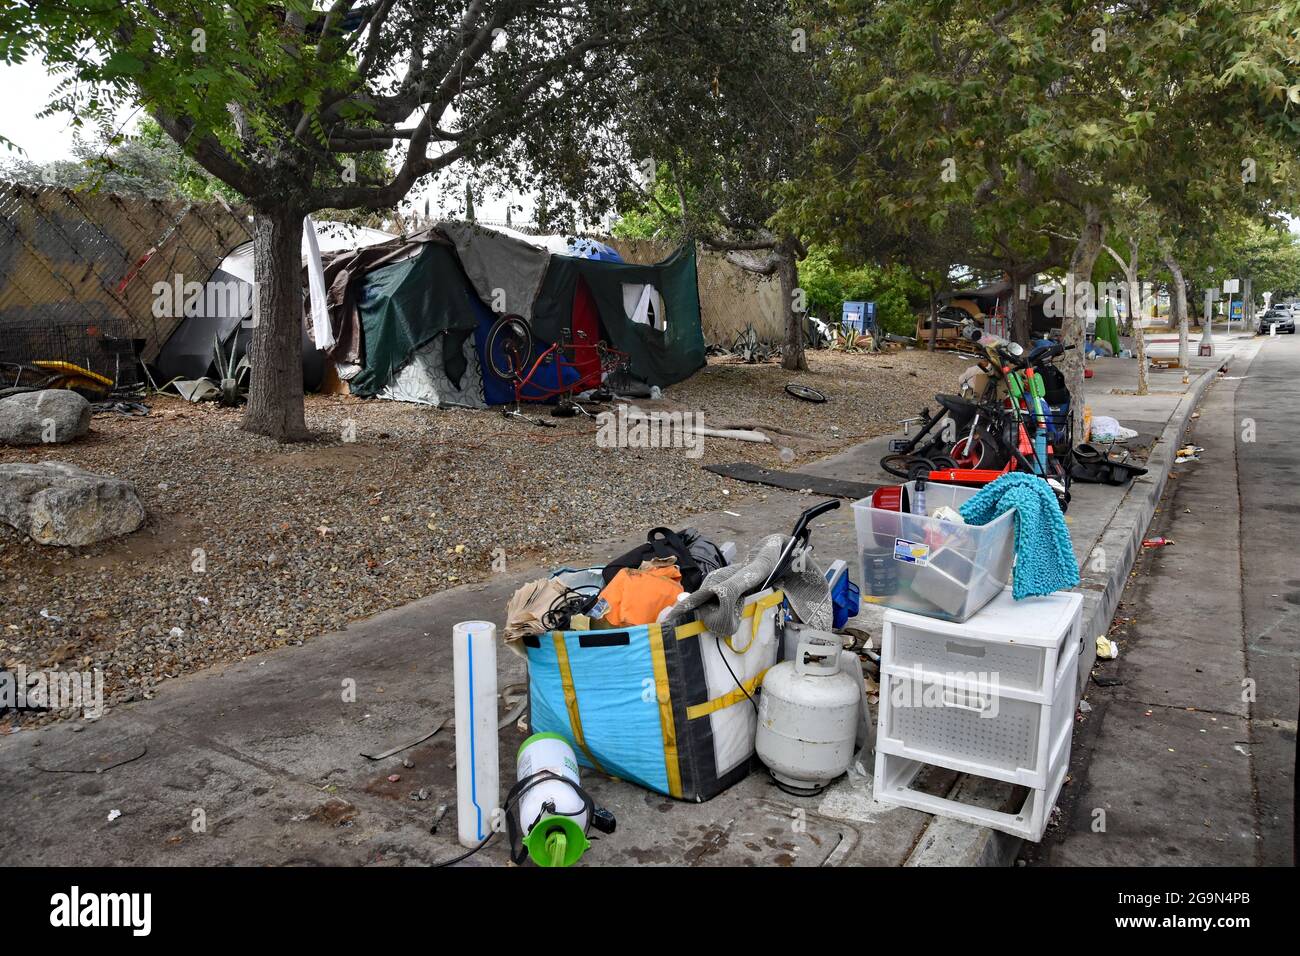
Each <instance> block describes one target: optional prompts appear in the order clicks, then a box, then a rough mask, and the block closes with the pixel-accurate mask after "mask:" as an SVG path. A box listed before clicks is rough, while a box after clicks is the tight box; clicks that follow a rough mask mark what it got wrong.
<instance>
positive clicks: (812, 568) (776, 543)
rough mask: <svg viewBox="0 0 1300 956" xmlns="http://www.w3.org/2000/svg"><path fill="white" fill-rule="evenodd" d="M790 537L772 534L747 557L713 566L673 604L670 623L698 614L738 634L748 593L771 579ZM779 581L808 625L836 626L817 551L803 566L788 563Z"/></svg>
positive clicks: (717, 629) (720, 630)
mask: <svg viewBox="0 0 1300 956" xmlns="http://www.w3.org/2000/svg"><path fill="white" fill-rule="evenodd" d="M789 540H790V538H789V536H787V535H783V534H772V535H768V536H767V537H766V538H764V539H763V540H762V541H760V542H759V543H758V545H757V547H755V548H753V549H751V550H750V552H749V554H748V555H747V556H746V557H745V560H744V561H743V562H741V563H739V564H729V565H727V566H726V567H724V568H718V569H717V570H716V571H710V572H709V574H708V576H706V577H705V579H704V583H703V584H701V585H700V589H699V590H698V591H695V592H694V593H693V594H691V595H689V596H688V597H686V598H685V599H684V600H682V601H681V602H680V603H678V604H675V605H673V609H672V612H671V613H670V614H669V616H668V619H667V623H669V624H685V623H687V622H688V621H692V620H695V619H696V618H698V619H699V620H701V621H703V622H704V626H705V627H707V628H708V629H709V630H710V631H712V632H713V633H714V634H718V635H724V636H725V635H729V634H734V633H735V632H736V629H737V628H739V627H740V622H741V620H742V618H741V608H742V607H743V605H744V602H745V598H746V597H748V596H749V595H751V594H753V593H755V592H756V591H758V589H759V586H760V585H761V584H762V583H763V582H764V581H766V580H767V576H768V575H769V574H771V573H772V569H773V568H775V567H776V562H777V559H779V558H780V556H781V552H782V550H784V549H785V546H786V544H787V543H788V542H789ZM774 586H775V587H779V588H780V589H781V590H782V591H784V592H785V596H786V600H788V601H789V602H790V607H791V608H792V609H793V610H794V613H795V615H796V616H797V617H798V618H799V620H801V621H802V622H803V623H805V624H807V625H808V626H809V627H813V628H818V629H820V630H824V631H829V630H830V629H831V622H832V618H833V609H832V607H831V589H830V585H829V584H827V583H826V574H825V572H824V571H822V569H821V568H820V567H818V565H817V561H816V558H814V557H813V555H812V554H809V555H808V557H807V558H806V559H805V562H804V569H803V570H802V571H796V570H794V568H793V567H791V568H789V569H788V570H787V571H786V572H785V574H784V575H782V576H781V577H780V578H778V579H777V580H776V581H775V582H774Z"/></svg>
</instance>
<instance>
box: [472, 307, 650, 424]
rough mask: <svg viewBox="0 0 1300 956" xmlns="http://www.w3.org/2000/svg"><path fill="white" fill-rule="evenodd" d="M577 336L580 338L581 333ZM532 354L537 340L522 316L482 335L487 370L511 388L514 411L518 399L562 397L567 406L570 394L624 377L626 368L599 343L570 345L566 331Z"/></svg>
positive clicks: (624, 358)
mask: <svg viewBox="0 0 1300 956" xmlns="http://www.w3.org/2000/svg"><path fill="white" fill-rule="evenodd" d="M578 336H579V337H580V338H583V339H585V338H586V335H585V334H584V333H583V332H579V333H578ZM536 350H537V341H536V339H534V337H533V331H532V329H531V328H530V327H529V325H528V322H527V321H526V320H525V319H524V318H523V316H520V315H503V316H502V317H501V318H500V319H498V320H497V321H496V322H495V323H494V324H493V326H492V328H491V329H490V330H489V331H488V336H487V353H488V368H489V369H491V371H492V373H493V374H494V375H496V376H497V377H498V378H500V379H503V380H504V381H507V382H510V383H511V384H512V386H513V388H514V393H515V405H516V411H518V405H519V404H520V403H521V402H523V401H530V402H549V401H551V400H552V399H556V398H563V399H564V400H565V401H567V402H568V403H570V404H572V396H573V395H575V394H577V393H578V392H585V391H588V390H591V389H598V388H600V387H601V386H602V385H603V384H604V383H605V381H606V380H607V379H608V378H610V377H617V376H620V375H623V374H625V373H626V372H627V371H628V370H629V369H630V365H631V357H630V356H629V355H628V353H626V352H620V351H619V350H618V349H615V348H611V347H610V346H609V345H607V344H606V343H605V342H604V341H603V340H602V341H598V342H595V343H594V344H588V343H586V342H574V341H572V332H571V331H570V330H569V329H567V328H566V329H564V330H563V331H562V333H561V341H560V342H557V343H555V344H554V345H550V346H547V348H545V349H544V350H543V351H542V352H541V353H540V354H539V355H537V356H536V358H534V356H533V353H534V352H535V351H536ZM566 372H569V373H571V374H569V375H566ZM543 373H544V374H543ZM552 374H553V381H554V384H553V385H552V384H551V381H552ZM543 379H545V380H543Z"/></svg>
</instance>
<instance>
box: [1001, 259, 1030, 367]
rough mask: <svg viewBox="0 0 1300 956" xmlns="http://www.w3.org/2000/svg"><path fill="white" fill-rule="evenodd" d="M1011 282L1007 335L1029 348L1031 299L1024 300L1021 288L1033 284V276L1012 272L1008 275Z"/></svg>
mask: <svg viewBox="0 0 1300 956" xmlns="http://www.w3.org/2000/svg"><path fill="white" fill-rule="evenodd" d="M1007 277H1008V278H1009V279H1010V280H1011V296H1010V298H1008V299H1007V335H1008V337H1009V338H1010V339H1011V341H1013V342H1019V343H1020V344H1021V345H1023V346H1025V347H1026V348H1027V347H1028V346H1029V338H1030V333H1031V329H1030V327H1029V297H1028V293H1027V292H1026V295H1025V296H1024V297H1023V298H1022V297H1021V295H1020V287H1021V286H1028V285H1029V284H1031V283H1032V280H1033V278H1034V277H1033V276H1032V275H1030V274H1029V273H1026V272H1020V271H1018V270H1014V269H1013V270H1011V271H1010V272H1008V273H1007Z"/></svg>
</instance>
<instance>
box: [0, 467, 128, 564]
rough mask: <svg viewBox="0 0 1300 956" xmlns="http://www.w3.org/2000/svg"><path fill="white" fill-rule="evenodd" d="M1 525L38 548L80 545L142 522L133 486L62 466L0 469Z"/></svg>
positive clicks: (75, 468)
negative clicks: (10, 527)
mask: <svg viewBox="0 0 1300 956" xmlns="http://www.w3.org/2000/svg"><path fill="white" fill-rule="evenodd" d="M0 521H3V522H4V523H5V524H8V525H11V526H13V527H14V528H17V529H18V530H19V531H21V532H22V533H23V534H25V535H28V536H30V537H31V539H32V540H33V541H36V542H38V543H39V544H53V545H63V546H80V545H86V544H94V543H95V542H96V541H104V540H107V539H108V538H115V537H117V536H118V535H123V534H130V533H131V532H132V531H134V530H136V528H138V527H140V525H142V524H144V505H143V504H141V503H140V496H139V495H137V494H136V491H135V485H133V484H132V483H131V482H129V481H123V480H121V479H120V478H110V477H107V476H105V475H96V474H93V473H91V472H89V471H85V470H83V469H81V468H77V467H75V466H73V465H65V464H63V463H61V462H53V461H49V462H42V463H40V464H25V463H23V464H9V465H0Z"/></svg>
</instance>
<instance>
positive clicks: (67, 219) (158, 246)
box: [0, 180, 251, 360]
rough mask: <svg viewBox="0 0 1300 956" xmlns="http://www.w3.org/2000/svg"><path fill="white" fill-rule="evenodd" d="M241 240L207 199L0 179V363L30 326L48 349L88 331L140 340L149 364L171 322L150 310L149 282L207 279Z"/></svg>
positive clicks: (238, 213) (227, 215) (238, 223)
mask: <svg viewBox="0 0 1300 956" xmlns="http://www.w3.org/2000/svg"><path fill="white" fill-rule="evenodd" d="M249 238H251V232H250V230H249V228H248V223H247V219H246V217H245V214H244V212H243V211H242V210H239V209H233V210H227V209H225V208H223V207H222V206H220V205H218V204H215V203H210V204H198V203H187V202H183V201H171V200H158V199H142V198H135V197H130V196H117V195H112V194H108V193H95V192H89V191H76V190H73V189H68V188H65V187H61V186H41V185H34V184H26V183H15V182H8V181H3V180H0V360H3V358H4V354H3V353H4V352H5V343H6V339H8V340H9V345H10V347H11V348H13V347H16V344H17V343H16V339H17V338H18V337H19V336H20V335H29V336H30V331H31V330H32V329H34V328H40V329H48V330H50V331H51V333H57V334H53V337H52V338H50V339H49V341H50V342H51V347H55V345H56V344H57V343H60V342H63V341H66V340H67V339H68V337H69V336H70V337H71V338H72V339H73V340H75V339H76V338H77V336H78V335H81V336H84V335H86V334H87V333H86V330H87V329H92V330H94V331H95V332H96V333H100V334H103V333H107V332H109V331H110V330H111V334H122V335H125V336H127V337H130V338H141V339H144V340H145V346H144V350H143V353H142V354H143V355H144V357H145V358H146V359H147V360H152V359H153V358H155V357H156V356H157V354H158V350H159V349H160V348H161V347H162V344H163V343H164V342H165V341H167V337H168V336H169V335H171V333H172V331H173V330H174V329H175V327H176V325H177V324H178V323H179V321H180V316H162V317H159V316H155V315H154V314H153V312H154V309H153V303H154V294H153V286H154V283H156V282H169V283H170V282H172V281H173V277H174V276H176V275H180V276H181V277H182V280H181V281H182V282H206V281H207V280H208V277H209V276H210V275H211V274H212V270H213V269H214V268H216V266H217V264H218V263H219V262H221V260H222V259H223V258H224V257H225V256H226V254H227V253H229V252H230V250H231V249H233V248H234V247H235V246H237V245H239V244H240V243H242V242H246V241H247V240H248V239H249ZM6 333H8V334H6ZM42 341H44V339H42ZM74 348H75V349H76V350H77V351H83V350H84V351H86V352H87V353H88V354H92V352H93V350H91V349H85V348H83V347H82V346H80V345H77V346H75V347H74ZM45 357H46V358H63V357H64V356H58V355H48V356H45Z"/></svg>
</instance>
